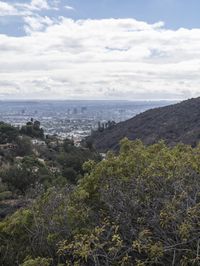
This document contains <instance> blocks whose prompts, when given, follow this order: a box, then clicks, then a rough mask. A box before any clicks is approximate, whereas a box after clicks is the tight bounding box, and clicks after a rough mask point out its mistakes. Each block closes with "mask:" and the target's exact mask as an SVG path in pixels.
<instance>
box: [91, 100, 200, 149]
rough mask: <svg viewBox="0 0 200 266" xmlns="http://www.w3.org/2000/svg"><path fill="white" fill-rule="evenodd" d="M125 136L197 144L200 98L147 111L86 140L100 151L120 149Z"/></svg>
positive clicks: (199, 129)
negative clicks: (120, 143)
mask: <svg viewBox="0 0 200 266" xmlns="http://www.w3.org/2000/svg"><path fill="white" fill-rule="evenodd" d="M124 137H127V138H129V139H130V140H135V139H141V140H142V141H143V142H144V143H145V144H153V143H155V142H157V141H159V140H161V139H163V140H165V141H166V143H167V144H169V145H174V144H176V143H179V142H182V143H185V144H189V145H192V146H196V145H197V143H198V142H199V141H200V97H199V98H193V99H189V100H186V101H183V102H180V103H177V104H173V105H169V106H165V107H160V108H155V109H151V110H148V111H145V112H144V113H141V114H139V115H137V116H135V117H133V118H131V119H129V120H127V121H124V122H120V123H118V124H116V125H115V126H114V127H112V128H108V129H105V130H104V131H103V132H99V131H95V132H94V133H93V134H92V136H90V137H88V138H87V139H86V141H87V142H88V143H92V144H93V146H94V147H95V148H96V149H97V150H98V151H99V152H106V151H108V150H110V149H111V150H117V149H118V147H119V142H120V140H121V139H123V138H124Z"/></svg>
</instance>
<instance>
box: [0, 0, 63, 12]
mask: <svg viewBox="0 0 200 266" xmlns="http://www.w3.org/2000/svg"><path fill="white" fill-rule="evenodd" d="M58 4H59V2H58V1H53V0H51V1H47V0H30V1H29V3H25V2H23V3H21V2H14V3H8V2H5V1H0V16H28V15H34V14H35V13H36V14H37V12H39V11H41V10H52V9H54V10H58Z"/></svg>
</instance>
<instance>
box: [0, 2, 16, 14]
mask: <svg viewBox="0 0 200 266" xmlns="http://www.w3.org/2000/svg"><path fill="white" fill-rule="evenodd" d="M17 13H18V11H17V9H16V8H15V7H14V6H13V5H11V4H8V3H6V2H2V1H0V16H9V15H13V14H17Z"/></svg>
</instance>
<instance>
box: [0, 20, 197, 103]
mask: <svg viewBox="0 0 200 266" xmlns="http://www.w3.org/2000/svg"><path fill="white" fill-rule="evenodd" d="M24 19H25V23H26V31H27V33H28V34H29V35H28V36H24V37H9V36H6V35H0V58H1V65H0V95H2V96H4V97H18V98H22V97H24V98H30V97H32V98H82V99H89V98H90V99H92V98H93V99H94V98H102V99H103V98H104V99H108V98H112V99H114V98H115V99H148V98H151V99H153V98H154V99H155V98H187V97H192V96H197V95H200V76H199V71H200V29H191V30H189V29H178V30H169V29H166V28H165V27H164V24H163V23H161V22H159V23H155V24H148V23H146V22H142V21H137V20H134V19H103V20H79V21H74V20H71V19H67V18H60V19H59V21H53V20H52V19H50V18H48V17H40V16H34V17H32V16H29V17H26V18H24ZM5 95H7V96H5ZM8 95H10V96H8Z"/></svg>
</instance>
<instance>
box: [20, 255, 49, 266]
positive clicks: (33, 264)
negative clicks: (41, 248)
mask: <svg viewBox="0 0 200 266" xmlns="http://www.w3.org/2000/svg"><path fill="white" fill-rule="evenodd" d="M50 263H51V259H45V258H40V257H39V258H36V259H30V258H29V259H27V260H26V261H25V262H24V263H23V264H22V265H21V266H50Z"/></svg>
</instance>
